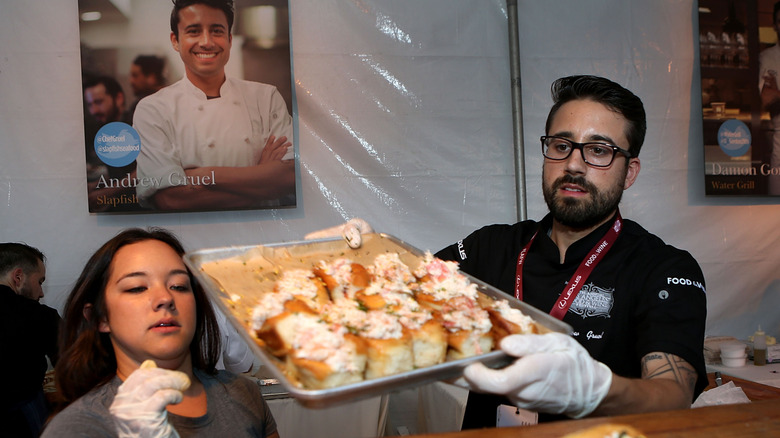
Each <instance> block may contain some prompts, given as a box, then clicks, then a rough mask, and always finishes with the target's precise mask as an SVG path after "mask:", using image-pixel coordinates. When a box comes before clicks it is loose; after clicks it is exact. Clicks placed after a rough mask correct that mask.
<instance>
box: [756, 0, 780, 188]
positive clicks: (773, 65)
mask: <svg viewBox="0 0 780 438" xmlns="http://www.w3.org/2000/svg"><path fill="white" fill-rule="evenodd" d="M778 12H780V2H777V3H775V6H774V9H773V10H772V27H773V28H774V29H775V33H776V34H777V38H778V41H780V17H778ZM778 71H780V42H779V43H778V44H775V45H774V46H772V47H770V48H768V49H764V50H762V51H761V53H760V54H759V55H758V72H759V73H758V89H759V91H760V92H761V105H762V106H763V107H764V109H765V110H767V111H769V115H770V116H771V118H772V131H771V132H772V136H771V138H772V140H771V142H770V144H771V145H772V153H771V155H770V165H771V166H772V168H773V169H776V168H779V167H780V89H778V86H777V72H778ZM768 180H769V187H768V194H770V195H780V175H776V174H775V173H772V174H771V175H770V176H769V177H768Z"/></svg>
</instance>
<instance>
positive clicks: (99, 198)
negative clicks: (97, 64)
mask: <svg viewBox="0 0 780 438" xmlns="http://www.w3.org/2000/svg"><path fill="white" fill-rule="evenodd" d="M82 88H83V89H84V105H85V107H86V109H87V112H88V113H89V115H90V116H91V118H90V117H84V138H85V141H86V145H85V148H86V156H87V164H86V165H87V203H88V204H89V211H91V212H104V211H109V210H110V211H134V210H138V209H139V207H138V203H137V202H135V190H134V189H133V188H132V187H121V186H118V187H117V186H111V185H110V184H107V183H106V181H111V180H112V179H122V178H127V175H128V174H129V175H130V179H132V178H134V177H135V175H136V173H135V168H136V165H135V162H133V163H130V164H128V165H127V166H122V167H113V166H109V165H107V164H106V163H104V162H103V161H101V160H100V158H99V157H98V155H97V153H96V152H95V136H96V135H97V133H98V130H99V129H100V128H101V127H102V126H103V125H105V124H107V123H111V122H126V123H127V122H129V120H127V119H125V118H124V116H123V115H124V109H125V93H124V91H122V86H121V85H119V82H117V81H116V79H114V78H112V77H110V76H97V77H93V78H89V79H87V80H86V81H84V84H83V87H82Z"/></svg>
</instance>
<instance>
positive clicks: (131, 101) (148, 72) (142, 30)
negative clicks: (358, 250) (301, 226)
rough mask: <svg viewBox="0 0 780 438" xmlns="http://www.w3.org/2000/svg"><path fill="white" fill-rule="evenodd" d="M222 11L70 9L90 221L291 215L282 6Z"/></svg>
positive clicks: (287, 60) (103, 5)
mask: <svg viewBox="0 0 780 438" xmlns="http://www.w3.org/2000/svg"><path fill="white" fill-rule="evenodd" d="M225 4H226V5H228V6H227V7H226V8H225V9H219V8H214V7H210V6H206V5H203V4H195V5H190V6H187V7H185V8H183V9H181V10H177V13H176V14H172V11H173V9H174V7H175V6H174V3H172V2H170V1H160V0H133V1H131V2H118V1H114V0H79V20H80V21H79V30H80V39H81V69H82V84H81V85H82V86H81V91H82V97H83V105H84V134H85V136H84V137H85V144H84V147H85V152H86V163H85V169H86V176H87V199H88V205H89V211H90V212H91V213H130V212H133V213H138V212H163V211H179V212H182V211H184V212H186V211H219V210H245V209H269V208H294V207H295V206H296V185H297V184H298V181H297V179H298V178H297V176H296V170H295V169H296V166H295V160H296V156H297V153H296V151H297V150H298V148H297V144H296V138H295V137H296V136H295V126H296V125H297V124H296V123H294V118H293V117H295V116H296V115H295V108H296V105H295V102H294V93H293V85H292V84H293V78H292V68H291V53H290V25H289V13H288V11H289V7H288V3H287V2H285V1H278V0H275V1H273V2H264V1H252V2H247V1H238V2H236V4H235V5H232V2H231V1H230V0H226V1H225ZM231 15H232V17H231Z"/></svg>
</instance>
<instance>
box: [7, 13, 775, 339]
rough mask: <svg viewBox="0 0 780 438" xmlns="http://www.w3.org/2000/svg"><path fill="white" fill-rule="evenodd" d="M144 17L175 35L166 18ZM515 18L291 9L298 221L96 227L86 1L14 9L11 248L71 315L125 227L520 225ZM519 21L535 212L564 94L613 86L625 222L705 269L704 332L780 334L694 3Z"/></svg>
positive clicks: (762, 213) (118, 221)
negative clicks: (30, 253) (627, 106)
mask: <svg viewBox="0 0 780 438" xmlns="http://www.w3.org/2000/svg"><path fill="white" fill-rule="evenodd" d="M160 5H164V7H163V6H160ZM131 6H132V7H131V10H132V11H134V13H138V14H145V15H143V16H144V17H145V19H148V20H158V21H159V20H163V21H164V20H165V14H166V13H167V11H168V9H167V8H168V7H169V4H168V3H167V2H159V1H156V0H134V1H132V2H131ZM161 7H162V8H163V9H164V11H162V12H161V14H162V18H160V17H159V16H158V15H154V14H156V13H157V12H159V11H157V9H159V8H161ZM506 11H507V8H506V4H505V2H504V1H501V0H427V1H419V0H352V1H347V0H294V1H292V2H291V11H290V14H291V17H292V32H293V37H292V38H293V40H292V42H293V63H294V78H295V88H294V92H295V95H296V97H297V120H298V146H299V149H298V152H299V157H300V162H299V164H300V166H299V172H300V180H301V182H302V184H301V187H300V192H299V198H298V199H299V202H300V205H299V207H298V208H297V209H293V210H278V211H277V210H272V211H240V212H214V213H182V214H179V213H168V214H149V215H114V216H100V215H90V214H89V213H87V205H86V196H85V193H86V186H85V178H84V156H83V151H82V147H81V145H82V144H83V132H82V122H83V119H82V112H81V96H80V66H79V29H78V17H77V1H76V0H63V1H58V2H34V1H22V0H16V1H10V2H4V3H3V5H2V6H0V38H1V39H2V41H3V45H2V47H0V96H2V97H1V98H0V154H2V155H1V156H0V200H2V202H1V203H0V223H2V227H0V240H3V241H9V240H12V241H26V242H27V243H30V244H32V245H35V246H38V247H39V248H41V249H42V250H43V251H44V252H45V253H46V254H47V256H48V273H47V282H46V285H45V292H46V297H45V298H44V301H45V302H47V303H48V304H50V305H52V306H54V307H57V308H61V307H62V305H63V303H64V300H65V296H66V294H67V292H68V288H69V286H70V285H71V284H72V283H73V281H74V280H75V279H76V277H77V276H78V273H79V271H80V269H81V268H82V266H83V263H84V262H85V261H86V259H87V258H88V257H89V255H90V254H91V253H92V252H93V251H94V250H95V249H96V248H97V247H98V246H99V245H100V244H102V243H103V242H104V241H105V240H107V239H108V238H110V237H111V236H112V235H114V234H115V233H116V232H117V231H118V230H120V229H122V228H124V227H128V226H148V225H158V226H164V227H168V228H170V229H172V230H173V231H174V232H176V233H177V234H178V235H179V236H180V237H181V238H182V240H183V241H184V243H185V246H187V247H188V248H191V249H197V248H205V247H214V246H226V245H233V244H248V243H270V242H279V241H290V240H297V239H300V238H302V236H303V235H304V234H306V233H307V232H309V231H312V230H315V229H318V228H324V227H328V226H332V225H335V224H337V223H340V222H343V221H344V220H346V219H348V218H351V217H362V218H364V219H366V220H367V221H368V222H370V223H371V224H372V226H373V227H374V228H375V229H377V230H379V231H383V232H388V233H390V234H393V235H396V236H398V237H400V238H402V239H404V240H406V241H407V242H409V243H411V244H413V245H415V246H417V247H419V248H421V249H432V250H437V249H439V248H441V247H442V246H444V245H446V244H449V243H451V242H454V241H456V240H458V239H460V238H462V237H464V236H465V235H466V234H468V233H469V232H470V231H472V230H473V229H476V228H478V227H480V226H482V225H485V224H490V223H497V222H514V221H515V219H516V213H515V212H516V206H515V193H514V188H515V180H514V178H515V175H514V166H513V161H514V157H513V152H512V144H513V138H512V124H511V123H512V122H511V102H510V84H509V80H510V75H509V54H508V46H509V44H508V38H507V34H508V31H507V12H506ZM518 19H519V45H520V59H521V77H522V86H523V90H522V92H523V122H524V123H523V130H524V139H523V140H524V143H525V145H526V155H525V162H526V169H527V178H526V184H527V194H528V198H527V205H528V216H529V217H530V218H540V217H541V216H542V215H543V214H545V213H546V211H547V209H546V206H545V205H544V202H543V200H542V196H541V185H540V179H541V163H542V160H541V154H540V153H539V150H538V137H539V136H540V135H541V134H542V133H543V127H544V119H545V117H546V115H547V111H548V109H549V106H550V103H551V102H550V97H549V86H550V83H551V82H552V81H553V80H554V79H556V78H558V77H560V76H565V75H570V74H580V73H590V74H598V75H603V76H607V77H609V78H611V79H614V80H616V81H618V82H620V83H622V84H624V85H625V86H627V87H628V88H629V89H632V90H633V91H635V92H636V93H637V94H638V95H639V96H640V97H642V98H643V100H644V101H645V105H646V108H647V112H648V117H649V119H648V135H647V140H646V143H645V147H644V149H643V151H642V154H641V157H640V158H641V159H642V172H641V174H640V176H639V180H638V182H637V183H636V184H635V185H634V186H633V187H632V188H631V189H630V190H629V191H628V192H626V194H625V196H624V201H623V204H622V207H621V208H622V211H623V215H624V216H625V217H627V218H631V219H635V220H637V221H638V222H640V223H641V224H643V225H644V226H645V227H646V228H647V229H648V230H650V231H651V232H654V233H656V234H658V235H659V236H661V237H662V238H664V239H665V240H666V241H667V242H669V243H671V244H674V245H675V246H678V247H681V248H685V249H688V250H689V251H690V252H691V253H692V254H693V255H694V256H695V257H696V258H697V259H698V260H699V262H700V264H701V265H702V268H703V270H704V273H705V277H706V279H707V284H708V296H709V319H708V334H713V335H715V334H721V335H733V336H736V337H742V338H744V337H746V336H748V335H749V334H751V333H752V331H753V330H754V328H755V326H756V325H758V324H759V323H760V324H761V325H762V326H763V327H764V328H765V329H766V330H767V331H768V333H769V334H772V335H775V336H777V335H780V316H778V312H777V310H776V309H778V308H780V278H779V275H778V270H777V263H778V262H777V260H779V259H780V234H779V233H777V232H776V231H775V222H776V218H777V217H778V213H780V208H778V207H777V206H776V205H774V202H776V200H773V199H733V198H732V199H728V198H706V197H705V196H704V194H703V193H704V188H703V184H704V177H703V172H704V170H703V164H702V161H703V153H702V146H701V144H702V139H701V119H700V111H699V99H700V97H699V96H700V92H699V82H698V67H697V66H696V64H695V62H696V60H697V59H698V58H697V56H696V55H695V53H694V42H695V41H696V38H697V33H696V31H695V29H696V28H697V27H696V23H695V20H696V19H697V14H696V6H695V2H693V1H692V0H666V1H660V0H659V1H652V2H638V1H635V2H625V1H623V0H589V1H581V0H566V1H564V0H555V1H545V2H540V1H534V0H526V1H519V2H518ZM114 30H115V32H125V33H126V34H127V35H122V34H118V35H112V36H111V37H106V41H107V43H111V44H121V43H122V41H123V40H124V39H126V38H125V36H132V35H131V34H134V33H139V32H142V30H140V29H139V28H137V27H134V26H116V27H115V28H114Z"/></svg>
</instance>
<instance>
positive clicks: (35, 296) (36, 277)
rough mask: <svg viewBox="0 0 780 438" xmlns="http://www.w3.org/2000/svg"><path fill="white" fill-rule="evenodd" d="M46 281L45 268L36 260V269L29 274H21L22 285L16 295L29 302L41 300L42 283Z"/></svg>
mask: <svg viewBox="0 0 780 438" xmlns="http://www.w3.org/2000/svg"><path fill="white" fill-rule="evenodd" d="M44 280H46V266H45V265H44V264H43V262H42V261H40V260H38V269H36V270H35V271H34V272H30V273H29V274H26V275H25V274H22V284H21V287H20V288H19V290H18V291H17V293H18V294H19V295H21V296H23V297H26V298H29V299H31V300H35V301H39V300H40V299H41V298H43V282H44Z"/></svg>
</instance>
